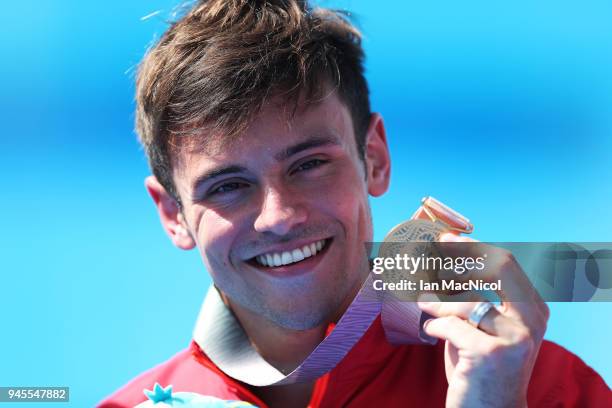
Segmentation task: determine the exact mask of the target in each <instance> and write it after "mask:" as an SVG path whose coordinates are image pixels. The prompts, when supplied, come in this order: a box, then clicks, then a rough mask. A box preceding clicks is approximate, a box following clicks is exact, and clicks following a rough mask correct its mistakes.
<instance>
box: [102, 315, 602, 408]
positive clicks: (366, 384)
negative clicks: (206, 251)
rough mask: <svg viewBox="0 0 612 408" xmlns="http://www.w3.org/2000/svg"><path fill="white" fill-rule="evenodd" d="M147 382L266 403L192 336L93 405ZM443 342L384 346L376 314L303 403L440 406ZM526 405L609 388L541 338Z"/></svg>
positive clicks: (131, 394)
mask: <svg viewBox="0 0 612 408" xmlns="http://www.w3.org/2000/svg"><path fill="white" fill-rule="evenodd" d="M155 382H159V383H160V384H161V385H162V386H167V385H170V384H172V385H173V390H174V391H175V392H178V391H189V392H196V393H199V394H202V395H211V396H214V397H218V398H222V399H226V400H243V401H248V402H251V403H252V404H254V405H257V406H258V407H262V408H263V407H266V404H264V403H263V402H262V401H261V400H259V399H258V398H257V397H256V396H255V395H253V393H252V392H250V391H249V389H248V388H247V387H246V386H245V385H244V384H242V383H239V382H238V381H236V380H234V379H232V378H230V377H228V376H226V375H225V374H224V373H223V372H221V371H220V370H219V369H218V368H217V367H215V365H214V364H213V363H212V362H211V361H210V360H209V359H208V357H207V356H206V355H205V354H204V353H203V352H202V351H201V350H200V348H199V346H198V345H197V344H196V343H195V342H192V343H191V345H190V347H189V348H187V349H186V350H183V351H181V352H180V353H178V354H177V355H175V356H174V357H172V358H171V359H170V360H168V361H166V362H165V363H163V364H161V365H159V366H157V367H155V368H153V369H151V370H149V371H147V372H146V373H144V374H142V375H140V376H139V377H137V378H136V379H134V380H132V381H131V382H130V383H128V384H127V385H125V386H124V387H123V388H121V389H120V390H118V391H117V392H116V393H114V394H113V395H111V396H110V397H108V398H107V399H106V400H104V401H103V402H101V403H100V405H99V407H100V408H124V407H133V406H134V405H137V404H139V403H141V402H143V401H145V400H146V397H145V396H144V394H143V392H142V390H143V389H144V388H147V389H152V387H153V385H154V384H155ZM447 387H448V383H447V382H446V374H445V372H444V342H438V345H436V346H415V345H406V346H392V345H390V344H389V343H388V342H387V341H386V339H385V336H384V332H383V328H382V325H381V322H380V317H379V318H378V319H376V320H375V322H374V323H373V324H372V326H371V327H370V328H369V329H368V331H367V332H366V334H365V335H364V336H363V338H361V340H360V341H359V342H358V343H357V344H356V345H355V347H353V349H352V350H351V351H350V352H349V354H347V356H346V357H345V358H344V359H343V360H342V361H341V362H340V364H338V366H336V368H334V369H333V370H332V371H331V372H330V373H328V374H326V375H325V376H323V377H321V378H319V379H318V380H317V382H316V384H315V387H314V391H313V395H312V397H311V401H310V404H309V407H310V408H315V407H316V408H332V407H333V408H336V407H373V406H380V407H385V408H391V407H444V405H445V398H446V389H447ZM527 400H528V405H529V407H530V408H532V407H555V408H557V407H608V408H609V407H612V391H611V390H610V388H609V387H608V386H607V385H606V383H605V382H604V381H603V379H602V378H601V377H600V376H599V375H598V374H597V373H596V372H595V371H593V369H592V368H590V367H589V366H587V365H586V364H585V363H584V362H583V361H582V360H580V358H578V357H577V356H575V355H574V354H572V353H570V352H569V351H567V350H565V349H564V348H563V347H561V346H558V345H557V344H555V343H552V342H549V341H544V342H543V344H542V346H541V348H540V353H539V355H538V359H537V361H536V365H535V368H534V371H533V375H532V377H531V382H530V384H529V390H528V395H527Z"/></svg>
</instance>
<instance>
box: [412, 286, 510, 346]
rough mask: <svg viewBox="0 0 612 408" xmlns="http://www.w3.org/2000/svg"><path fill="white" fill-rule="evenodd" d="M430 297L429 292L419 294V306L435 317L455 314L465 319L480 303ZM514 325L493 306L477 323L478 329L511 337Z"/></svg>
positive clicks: (494, 334) (493, 334)
mask: <svg viewBox="0 0 612 408" xmlns="http://www.w3.org/2000/svg"><path fill="white" fill-rule="evenodd" d="M431 299H432V297H431V295H430V294H424V295H421V296H419V301H418V306H419V308H420V309H421V310H423V311H424V312H427V313H429V314H430V315H432V316H435V317H447V316H457V317H460V318H461V319H463V320H466V321H467V320H468V319H469V317H470V314H471V313H472V311H473V310H474V309H475V308H476V306H478V305H479V304H480V303H482V301H472V302H436V301H431ZM468 323H469V322H468ZM515 327H516V324H515V323H514V322H513V321H512V320H511V319H509V318H508V317H506V316H504V315H503V314H501V313H500V312H499V311H498V310H497V309H496V308H495V307H492V308H491V309H489V311H488V312H487V313H486V314H485V315H484V316H483V317H482V319H481V320H480V322H479V324H478V329H480V330H482V331H484V332H485V333H488V334H490V335H492V336H499V337H504V338H512V337H513V335H514V330H515Z"/></svg>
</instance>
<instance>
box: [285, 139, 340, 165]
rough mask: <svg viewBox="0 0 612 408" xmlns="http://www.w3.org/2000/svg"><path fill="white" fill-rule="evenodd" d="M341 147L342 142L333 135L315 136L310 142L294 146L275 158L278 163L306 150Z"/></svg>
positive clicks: (306, 141)
mask: <svg viewBox="0 0 612 408" xmlns="http://www.w3.org/2000/svg"><path fill="white" fill-rule="evenodd" d="M338 145H340V141H339V140H338V139H337V138H336V137H334V136H331V135H329V136H328V135H325V136H314V137H312V138H310V139H308V140H305V141H303V142H300V143H298V144H295V145H293V146H289V147H288V148H286V149H285V150H283V151H281V152H280V153H277V154H276V155H274V158H275V159H276V160H277V161H283V160H287V159H288V158H289V157H291V156H293V155H296V154H298V153H300V152H303V151H304V150H308V149H312V148H314V147H322V146H338Z"/></svg>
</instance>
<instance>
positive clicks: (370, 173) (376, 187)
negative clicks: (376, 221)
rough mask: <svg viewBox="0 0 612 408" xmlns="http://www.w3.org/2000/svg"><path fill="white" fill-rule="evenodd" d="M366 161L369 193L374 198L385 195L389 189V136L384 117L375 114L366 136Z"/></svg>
mask: <svg viewBox="0 0 612 408" xmlns="http://www.w3.org/2000/svg"><path fill="white" fill-rule="evenodd" d="M365 161H366V171H367V179H366V180H367V184H368V193H369V194H370V195H372V196H374V197H378V196H380V195H383V194H384V193H385V192H386V191H387V189H388V188H389V180H390V178H391V157H390V156H389V148H388V146H387V134H386V131H385V125H384V123H383V120H382V116H380V115H379V114H378V113H373V114H372V117H371V118H370V126H369V127H368V133H367V134H366V146H365Z"/></svg>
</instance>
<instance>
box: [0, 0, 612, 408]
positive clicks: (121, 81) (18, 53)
mask: <svg viewBox="0 0 612 408" xmlns="http://www.w3.org/2000/svg"><path fill="white" fill-rule="evenodd" d="M320 3H321V4H323V5H326V6H332V7H338V8H347V9H350V10H352V11H354V13H355V19H356V21H357V22H358V24H359V26H360V27H361V29H362V31H363V33H364V46H365V48H366V51H367V55H368V61H367V76H368V79H369V81H370V87H371V91H372V92H371V93H372V105H373V108H374V109H375V110H377V111H379V112H381V113H382V114H383V116H384V118H385V120H386V125H387V129H388V136H389V142H390V145H391V151H392V157H393V160H394V161H393V178H392V185H391V189H390V191H389V193H388V194H386V195H385V196H384V197H382V198H379V199H375V200H373V201H372V206H373V213H374V219H375V225H376V237H377V238H378V239H381V238H382V237H383V236H384V235H385V232H386V231H388V230H389V229H390V228H391V227H392V226H394V225H395V224H397V223H398V222H400V221H402V220H404V219H405V218H407V217H408V216H409V215H410V214H411V213H412V211H413V210H414V208H415V207H416V206H417V204H418V201H419V199H420V198H421V197H422V196H424V195H433V196H435V197H437V198H439V199H441V200H442V201H444V202H446V203H447V204H449V205H451V206H453V207H454V208H456V209H457V210H459V211H461V212H462V213H464V214H466V215H468V216H469V217H470V218H471V219H472V221H473V222H474V224H475V225H476V231H475V237H476V238H478V239H481V240H489V241H611V234H610V230H611V229H612V217H610V214H609V209H610V202H611V201H612V187H611V184H610V180H612V166H611V164H610V152H611V150H610V149H611V148H612V138H611V137H610V136H611V134H612V25H611V24H610V21H612V4H611V3H610V2H604V1H599V2H596V1H581V2H565V1H541V2H537V4H534V2H530V1H524V0H517V1H514V2H510V3H508V2H504V3H502V2H490V1H464V2H450V1H449V2H445V1H434V2H418V3H417V2H400V1H396V2H393V1H385V2H370V1H348V0H347V1H333V2H332V1H321V2H320ZM175 4H176V3H175V2H174V1H162V0H153V1H143V0H138V1H129V2H119V1H114V0H112V1H107V2H104V3H100V2H93V3H92V2H82V1H68V0H57V1H45V0H40V1H37V2H35V3H31V2H25V3H24V2H9V3H7V4H5V5H3V11H4V13H3V15H4V16H5V18H4V19H3V24H2V25H0V35H1V36H2V38H3V39H4V41H2V42H1V43H0V52H1V55H2V56H3V57H2V63H1V64H0V81H2V83H1V85H2V87H1V89H2V90H1V95H2V97H1V98H0V115H1V119H2V135H1V136H0V174H1V175H2V176H3V183H2V186H3V188H2V190H1V199H0V213H1V214H2V215H3V226H4V228H3V230H4V233H3V234H1V235H0V253H1V254H2V258H1V260H2V261H1V262H0V274H1V275H0V276H1V277H2V281H1V282H2V284H0V318H1V319H2V333H1V335H0V386H8V385H23V386H25V385H29V386H33V385H55V386H70V387H71V399H72V403H71V404H70V405H71V406H75V407H76V406H79V407H81V406H92V405H93V404H94V403H95V402H97V401H99V400H100V399H101V398H102V397H104V396H105V395H107V394H109V393H110V392H111V391H113V390H114V389H116V388H117V387H119V386H120V385H122V384H124V383H125V382H126V381H128V380H129V379H130V378H132V377H134V376H135V375H136V374H138V373H140V372H142V371H143V370H145V369H147V368H150V367H152V366H153V365H155V364H157V363H159V362H161V361H163V360H164V359H166V358H168V357H170V356H171V355H172V354H174V353H175V352H176V351H178V350H179V349H181V348H183V347H184V346H186V345H187V344H188V342H189V339H190V334H191V329H192V325H193V322H194V319H195V317H196V314H197V311H198V308H199V305H200V302H201V300H202V297H203V295H204V293H205V290H206V288H207V286H208V284H209V279H208V277H207V274H206V272H205V270H204V268H203V267H202V266H201V263H200V260H199V257H198V255H197V254H196V253H195V252H191V253H185V252H181V251H179V250H177V249H175V248H174V247H173V246H172V245H171V244H170V242H169V241H168V240H167V238H166V237H165V235H164V234H163V232H162V230H161V228H160V226H159V222H158V220H157V218H156V215H155V212H154V209H153V206H152V205H151V204H150V202H149V198H148V196H147V195H146V193H145V190H144V188H143V178H144V177H145V176H146V175H147V174H148V169H147V165H146V160H145V158H144V155H143V153H142V151H141V149H140V147H139V146H138V143H137V141H136V137H135V135H134V133H133V130H132V128H133V73H134V66H135V65H136V64H137V63H138V61H139V60H140V58H141V57H142V55H143V53H144V51H145V49H146V46H147V44H149V43H150V41H151V40H152V38H154V35H157V36H159V34H161V33H162V31H163V29H164V19H165V18H166V17H168V16H169V14H170V12H171V10H172V8H173V6H174V5H175ZM156 10H162V12H161V13H160V14H159V15H158V16H155V17H152V18H150V19H148V20H144V21H141V17H143V16H145V15H147V14H149V13H151V12H153V11H156ZM551 308H552V313H553V314H552V318H551V321H550V327H549V330H548V334H547V338H548V339H551V340H554V341H556V342H558V343H560V344H562V345H564V346H565V347H567V348H569V349H570V350H571V351H573V352H575V353H576V354H578V355H579V356H580V357H582V358H583V359H584V360H585V361H586V362H587V363H588V364H589V365H591V366H593V367H594V368H595V369H596V370H598V371H599V372H600V373H601V374H602V375H603V376H604V378H605V379H606V381H607V382H608V384H610V383H611V382H612V357H611V355H610V352H609V346H608V344H609V338H610V337H612V328H611V327H612V326H611V325H610V317H611V312H612V304H610V303H605V304H604V303H599V304H553V305H551ZM7 406H9V405H7ZM19 406H20V407H25V406H27V405H26V404H21V405H19Z"/></svg>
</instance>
